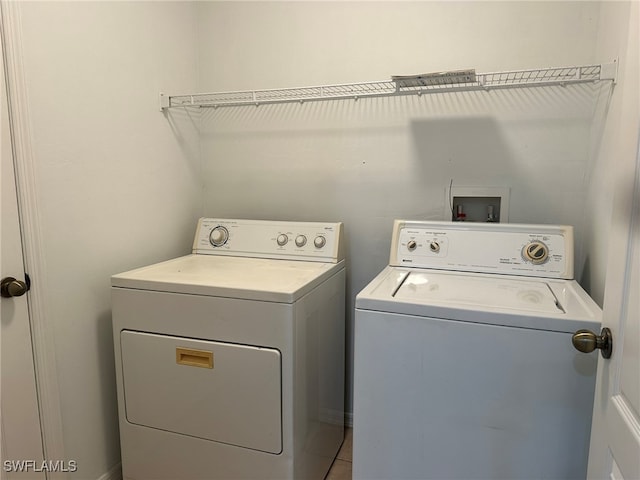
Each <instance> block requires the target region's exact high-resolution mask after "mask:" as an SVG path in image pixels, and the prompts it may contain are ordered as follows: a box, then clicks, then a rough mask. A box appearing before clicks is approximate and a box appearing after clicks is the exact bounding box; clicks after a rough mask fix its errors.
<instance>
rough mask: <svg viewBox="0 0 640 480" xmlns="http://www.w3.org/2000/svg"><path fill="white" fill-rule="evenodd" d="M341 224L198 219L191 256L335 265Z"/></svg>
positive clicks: (340, 256)
mask: <svg viewBox="0 0 640 480" xmlns="http://www.w3.org/2000/svg"><path fill="white" fill-rule="evenodd" d="M342 232H343V226H342V223H321V222H278V221H265V220H232V219H220V218H201V219H200V220H199V221H198V228H197V231H196V237H195V240H194V242H193V253H196V254H204V255H229V256H241V257H256V258H281V259H290V260H311V261H318V262H331V263H337V262H339V261H340V260H342V259H343V258H344V254H343V248H342Z"/></svg>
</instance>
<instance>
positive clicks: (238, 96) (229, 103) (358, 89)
mask: <svg viewBox="0 0 640 480" xmlns="http://www.w3.org/2000/svg"><path fill="white" fill-rule="evenodd" d="M616 71H617V64H616V63H612V64H603V65H583V66H572V67H556V68H544V69H535V70H513V71H508V72H494V73H478V74H475V76H474V81H468V82H449V83H447V82H444V83H441V84H435V85H430V84H427V85H421V84H419V82H413V83H412V82H402V81H392V80H390V81H380V82H366V83H346V84H339V85H322V86H315V87H298V88H278V89H269V90H245V91H236V92H215V93H199V94H190V95H164V94H160V106H161V109H163V110H164V109H167V108H176V107H206V108H218V107H233V106H242V105H261V104H271V103H288V102H301V103H304V102H309V101H320V100H338V99H347V98H351V99H356V100H357V99H359V98H368V97H388V96H394V95H423V94H432V93H444V92H453V91H474V90H491V89H497V88H522V87H537V86H549V85H569V84H575V83H586V82H597V81H601V80H611V81H613V82H614V83H615V76H616Z"/></svg>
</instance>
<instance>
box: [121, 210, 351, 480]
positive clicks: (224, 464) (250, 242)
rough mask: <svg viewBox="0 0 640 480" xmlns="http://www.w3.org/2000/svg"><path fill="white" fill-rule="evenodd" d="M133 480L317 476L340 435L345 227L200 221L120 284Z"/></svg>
mask: <svg viewBox="0 0 640 480" xmlns="http://www.w3.org/2000/svg"><path fill="white" fill-rule="evenodd" d="M112 302H113V332H114V350H115V364H116V379H117V389H118V409H119V417H120V438H121V450H122V468H123V477H124V478H125V479H129V480H131V479H135V480H143V479H154V480H157V479H171V480H176V479H180V480H196V479H198V480H206V479H236V478H244V479H249V478H252V479H256V478H271V479H302V478H315V479H322V478H324V476H325V475H326V473H327V471H328V470H329V468H330V466H331V464H332V462H333V460H334V458H335V456H336V454H337V452H338V449H339V448H340V445H341V444H342V439H343V434H344V329H345V327H344V315H345V268H344V255H343V249H342V224H341V223H309V222H304V223H300V222H270V221H255V220H254V221H252V220H222V219H201V220H200V221H199V222H198V227H197V232H196V237H195V241H194V244H193V253H192V254H191V255H187V256H184V257H180V258H177V259H174V260H169V261H167V262H163V263H158V264H156V265H151V266H148V267H144V268H140V269H137V270H133V271H130V272H126V273H122V274H119V275H114V276H113V277H112Z"/></svg>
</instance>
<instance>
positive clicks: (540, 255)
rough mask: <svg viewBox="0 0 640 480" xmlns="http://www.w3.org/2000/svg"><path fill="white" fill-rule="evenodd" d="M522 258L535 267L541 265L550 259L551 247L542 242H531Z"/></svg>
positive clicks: (523, 250)
mask: <svg viewBox="0 0 640 480" xmlns="http://www.w3.org/2000/svg"><path fill="white" fill-rule="evenodd" d="M522 256H523V257H524V259H525V260H528V261H529V262H531V263H533V264H534V265H541V264H543V263H544V262H546V261H547V260H548V259H549V247H547V246H546V245H545V244H544V243H542V242H538V241H535V242H530V243H528V244H526V245H525V246H524V248H523V249H522Z"/></svg>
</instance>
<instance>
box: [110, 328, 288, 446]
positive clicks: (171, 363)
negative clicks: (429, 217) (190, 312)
mask: <svg viewBox="0 0 640 480" xmlns="http://www.w3.org/2000/svg"><path fill="white" fill-rule="evenodd" d="M120 342H121V350H122V370H123V379H124V392H125V406H126V417H127V420H128V421H129V422H131V423H134V424H137V425H142V426H146V427H151V428H158V429H162V430H166V431H169V432H174V433H179V434H184V435H190V436H193V437H198V438H202V439H206V440H213V441H217V442H222V443H227V444H230V445H236V446H239V447H246V448H251V449H254V450H260V451H263V452H268V453H273V454H278V453H280V452H281V451H282V416H281V412H282V406H281V361H280V352H279V351H278V350H275V349H272V348H259V347H253V346H247V345H236V344H230V343H222V342H214V341H205V340H196V339H190V338H183V337H174V336H169V335H157V334H150V333H143V332H136V331H131V330H123V331H122V332H121V335H120Z"/></svg>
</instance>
